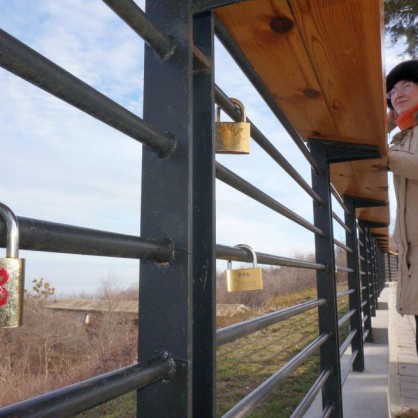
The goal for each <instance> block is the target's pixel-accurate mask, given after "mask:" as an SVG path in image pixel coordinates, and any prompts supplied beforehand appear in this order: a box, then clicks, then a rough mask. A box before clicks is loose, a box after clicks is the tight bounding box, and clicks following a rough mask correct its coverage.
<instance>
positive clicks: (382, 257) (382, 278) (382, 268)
mask: <svg viewBox="0 0 418 418" xmlns="http://www.w3.org/2000/svg"><path fill="white" fill-rule="evenodd" d="M378 248H379V260H380V288H379V296H380V294H381V293H382V290H383V289H384V287H385V283H386V271H385V255H384V254H385V253H384V252H383V251H382V249H381V248H380V247H378Z"/></svg>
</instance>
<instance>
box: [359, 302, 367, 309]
mask: <svg viewBox="0 0 418 418" xmlns="http://www.w3.org/2000/svg"><path fill="white" fill-rule="evenodd" d="M366 305H367V301H366V300H365V301H363V302H361V304H360V307H362V308H364V307H365V306H366Z"/></svg>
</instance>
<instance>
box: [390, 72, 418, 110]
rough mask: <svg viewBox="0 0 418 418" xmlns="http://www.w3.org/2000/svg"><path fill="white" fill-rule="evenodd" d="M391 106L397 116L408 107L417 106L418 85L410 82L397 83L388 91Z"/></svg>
mask: <svg viewBox="0 0 418 418" xmlns="http://www.w3.org/2000/svg"><path fill="white" fill-rule="evenodd" d="M390 95H391V98H390V100H391V102H392V106H393V108H394V109H395V112H396V113H397V114H398V115H402V113H404V112H405V111H406V110H408V109H409V108H410V107H413V106H418V85H417V84H415V83H413V82H411V81H403V80H401V81H398V82H397V83H396V84H395V85H394V86H393V88H392V90H391V91H390Z"/></svg>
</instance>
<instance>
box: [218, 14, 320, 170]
mask: <svg viewBox="0 0 418 418" xmlns="http://www.w3.org/2000/svg"><path fill="white" fill-rule="evenodd" d="M215 32H216V35H217V36H218V38H219V40H220V41H221V42H222V44H223V46H224V47H225V48H226V50H227V51H228V52H229V54H230V55H231V57H232V58H233V59H234V60H235V62H236V63H237V64H238V66H239V67H240V68H241V70H242V71H243V72H244V74H245V75H246V76H247V78H248V79H249V80H250V81H251V83H252V84H253V86H254V87H255V88H256V89H257V91H258V92H259V93H260V95H261V97H262V98H263V99H264V101H265V102H266V104H267V105H268V106H269V108H270V109H271V111H272V112H273V114H274V115H275V116H276V118H277V119H278V120H279V121H280V123H281V124H282V126H283V127H284V129H286V131H287V133H288V134H289V136H290V137H291V138H292V140H293V142H294V143H295V144H296V146H297V147H298V148H299V150H300V151H301V152H302V154H303V156H304V157H305V158H306V160H307V161H308V162H309V163H310V165H311V167H312V168H313V169H314V170H315V171H316V172H317V173H319V171H320V169H319V166H318V163H317V162H316V161H315V159H314V158H313V156H312V155H311V153H310V152H309V150H308V148H307V147H306V145H305V143H304V142H303V140H302V138H301V137H300V135H299V133H298V132H297V131H296V129H295V128H294V126H293V125H292V124H291V123H290V121H289V120H288V119H287V116H286V115H285V114H284V112H283V111H282V110H281V109H280V107H279V105H278V104H277V101H276V99H275V98H274V97H273V96H272V94H271V92H270V91H269V90H268V88H267V87H266V85H265V84H264V83H263V81H262V80H261V79H260V77H259V75H258V73H257V70H256V69H255V68H254V67H253V66H252V65H251V64H250V63H249V62H248V60H247V58H246V57H245V55H244V54H243V53H242V51H241V49H240V48H239V47H238V45H237V44H236V43H235V41H234V39H233V38H232V37H231V35H230V34H229V33H228V31H227V30H226V29H225V27H224V26H223V25H222V23H221V22H220V21H219V19H218V18H216V17H215Z"/></svg>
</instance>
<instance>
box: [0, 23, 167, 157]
mask: <svg viewBox="0 0 418 418" xmlns="http://www.w3.org/2000/svg"><path fill="white" fill-rule="evenodd" d="M0 66H2V67H3V68H5V69H6V70H8V71H10V72H12V73H13V74H15V75H17V76H19V77H21V78H23V79H24V80H26V81H28V82H30V83H32V84H34V85H35V86H38V87H39V88H41V89H43V90H45V91H46V92H48V93H50V94H52V95H54V96H56V97H58V98H60V99H61V100H64V101H65V102H67V103H69V104H71V105H72V106H74V107H76V108H77V109H80V110H82V111H83V112H86V113H87V114H89V115H90V116H93V117H94V118H96V119H98V120H100V121H102V122H104V123H106V124H107V125H109V126H112V127H113V128H115V129H117V130H119V131H121V132H123V133H125V134H126V135H128V136H130V137H131V138H133V139H135V140H137V141H139V142H141V143H143V144H145V145H147V146H148V147H150V148H151V149H152V150H153V151H154V152H156V153H157V154H158V155H159V156H160V157H167V156H169V155H170V154H171V153H172V152H173V150H174V148H175V140H174V139H173V137H172V136H170V134H166V133H161V132H158V131H157V130H156V128H154V127H153V126H151V125H149V124H147V123H146V122H145V121H144V120H142V119H141V118H140V117H138V116H136V115H135V114H134V113H132V112H130V111H129V110H127V109H125V108H124V107H122V106H120V105H119V104H117V103H116V102H114V101H113V100H111V99H110V98H108V97H107V96H105V95H104V94H102V93H100V92H99V91H97V90H95V89H94V88H93V87H91V86H89V85H88V84H86V83H84V82H83V81H81V80H79V79H78V78H77V77H75V76H73V75H72V74H70V73H69V72H68V71H66V70H64V69H63V68H61V67H59V66H58V65H57V64H55V63H54V62H52V61H50V60H49V59H47V58H45V57H44V56H42V55H41V54H39V53H38V52H36V51H34V50H33V49H32V48H29V47H28V46H27V45H25V44H23V43H22V42H20V41H19V40H17V39H16V38H14V37H13V36H11V35H9V34H8V33H7V32H5V31H3V30H1V29H0Z"/></svg>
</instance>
